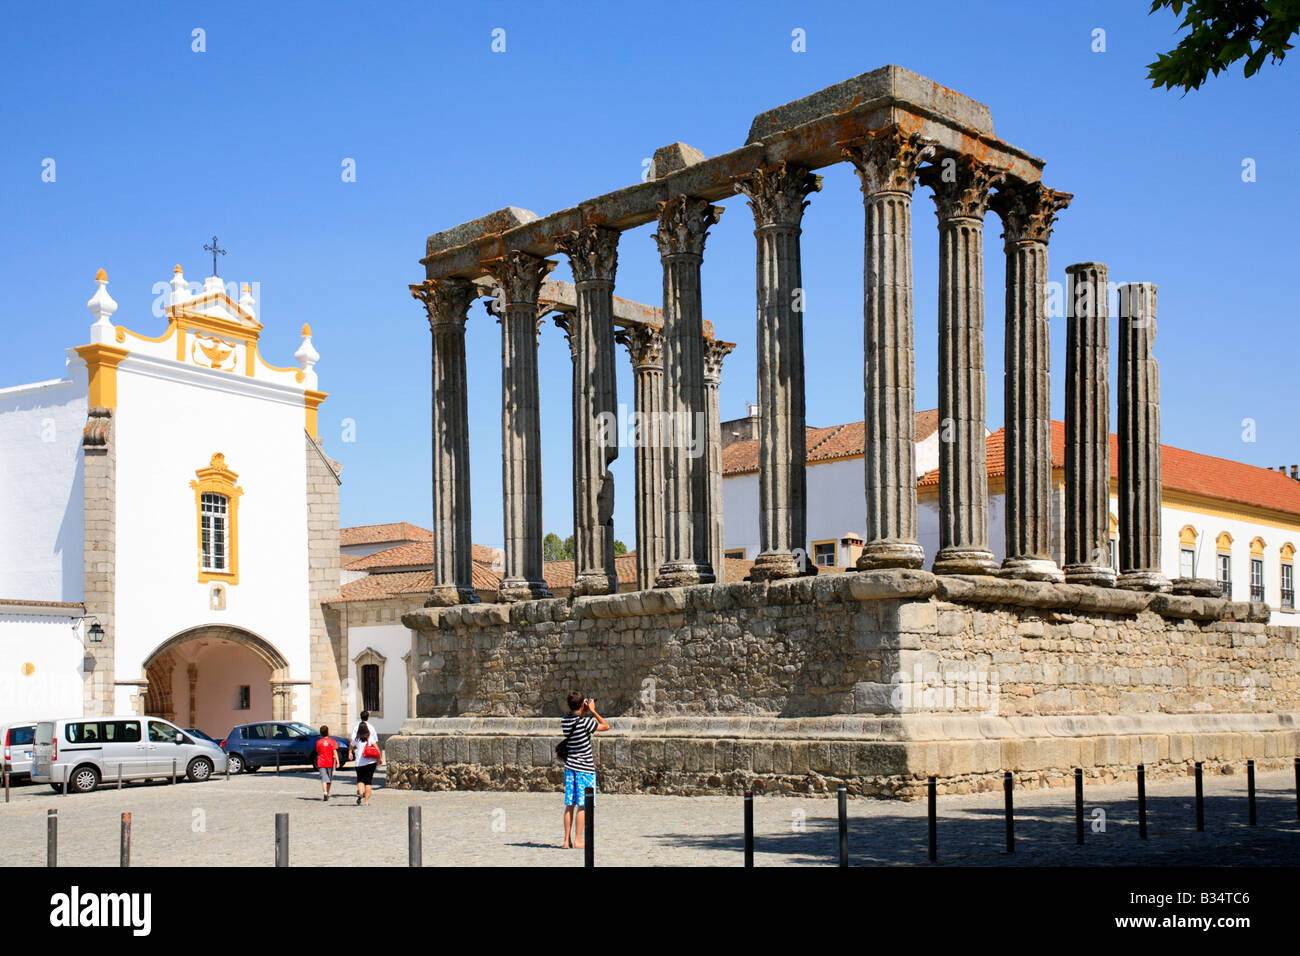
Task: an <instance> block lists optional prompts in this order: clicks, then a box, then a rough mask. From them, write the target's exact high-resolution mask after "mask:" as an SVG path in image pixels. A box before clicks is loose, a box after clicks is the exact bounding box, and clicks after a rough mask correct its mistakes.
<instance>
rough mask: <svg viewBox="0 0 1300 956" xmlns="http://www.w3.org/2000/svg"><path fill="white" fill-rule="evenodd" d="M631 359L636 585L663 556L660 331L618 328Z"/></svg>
mask: <svg viewBox="0 0 1300 956" xmlns="http://www.w3.org/2000/svg"><path fill="white" fill-rule="evenodd" d="M618 338H619V341H620V342H622V343H623V344H624V345H625V346H627V352H628V356H629V357H630V358H631V359H632V384H633V399H632V401H633V407H632V416H633V419H632V420H633V423H634V426H635V432H634V436H633V462H634V465H635V470H636V489H635V491H636V586H637V590H639V591H644V590H648V589H649V588H652V587H654V586H655V574H656V572H657V571H658V570H659V565H661V564H662V563H663V560H664V506H663V493H664V465H663V446H662V444H661V442H660V436H659V422H660V419H661V417H662V413H663V402H664V345H663V342H664V340H663V335H662V334H661V333H660V332H659V330H658V329H656V328H654V327H653V326H649V325H637V326H632V327H630V328H628V329H626V330H625V331H623V332H620V333H619V335H618Z"/></svg>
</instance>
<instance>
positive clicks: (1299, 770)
mask: <svg viewBox="0 0 1300 956" xmlns="http://www.w3.org/2000/svg"><path fill="white" fill-rule="evenodd" d="M1295 818H1296V819H1297V820H1300V757H1296V758H1295Z"/></svg>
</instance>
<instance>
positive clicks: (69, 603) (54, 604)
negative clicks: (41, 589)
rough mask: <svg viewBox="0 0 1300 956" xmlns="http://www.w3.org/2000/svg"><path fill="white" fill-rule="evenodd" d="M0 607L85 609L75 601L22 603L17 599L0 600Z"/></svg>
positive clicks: (22, 601)
mask: <svg viewBox="0 0 1300 956" xmlns="http://www.w3.org/2000/svg"><path fill="white" fill-rule="evenodd" d="M0 605H4V606H6V607H66V608H77V607H79V608H82V609H83V610H84V609H85V607H86V605H84V604H81V603H78V602H75V601H24V600H21V599H19V598H0Z"/></svg>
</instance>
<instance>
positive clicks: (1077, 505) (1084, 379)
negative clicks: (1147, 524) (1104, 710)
mask: <svg viewBox="0 0 1300 956" xmlns="http://www.w3.org/2000/svg"><path fill="white" fill-rule="evenodd" d="M1065 274H1066V275H1067V276H1068V277H1069V288H1068V290H1067V293H1066V309H1067V311H1066V325H1065V555H1064V563H1065V580H1066V582H1067V583H1069V584H1091V585H1095V586H1097V587H1114V585H1115V571H1114V570H1113V569H1112V568H1111V566H1110V547H1109V546H1110V388H1109V384H1108V381H1107V380H1108V377H1109V375H1110V312H1109V304H1108V302H1107V285H1106V280H1107V270H1106V267H1105V266H1104V265H1102V264H1101V263H1100V262H1079V263H1076V264H1075V265H1072V266H1066V269H1065Z"/></svg>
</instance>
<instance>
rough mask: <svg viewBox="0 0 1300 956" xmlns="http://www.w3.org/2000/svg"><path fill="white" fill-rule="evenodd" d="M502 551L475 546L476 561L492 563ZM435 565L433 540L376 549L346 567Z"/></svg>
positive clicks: (350, 568) (350, 561) (479, 545)
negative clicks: (380, 549)
mask: <svg viewBox="0 0 1300 956" xmlns="http://www.w3.org/2000/svg"><path fill="white" fill-rule="evenodd" d="M499 555H500V552H498V551H497V550H496V549H495V548H489V547H486V546H484V545H481V544H476V545H474V546H473V551H472V557H473V560H474V561H477V562H481V563H483V564H492V563H493V562H494V561H496V560H497V558H498V557H499ZM432 565H433V542H432V541H428V542H425V541H417V542H415V543H413V544H399V545H397V546H396V547H393V548H386V549H384V550H383V551H376V552H374V553H373V554H365V555H359V556H356V557H352V558H351V559H350V560H349V561H348V563H347V565H346V567H347V568H348V570H350V571H377V570H381V569H395V568H428V567H431V566H432Z"/></svg>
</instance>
